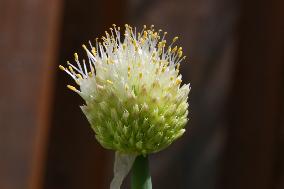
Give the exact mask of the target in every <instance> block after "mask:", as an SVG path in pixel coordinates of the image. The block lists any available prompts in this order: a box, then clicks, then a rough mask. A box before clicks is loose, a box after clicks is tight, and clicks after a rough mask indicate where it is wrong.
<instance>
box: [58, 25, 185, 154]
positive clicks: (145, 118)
mask: <svg viewBox="0 0 284 189" xmlns="http://www.w3.org/2000/svg"><path fill="white" fill-rule="evenodd" d="M120 35H121V33H120V28H119V27H116V26H115V25H114V27H113V28H111V29H110V34H109V33H108V32H106V36H105V37H102V42H98V41H96V43H95V46H94V47H93V46H92V44H91V43H90V48H89V49H88V48H87V47H86V46H85V45H83V48H84V49H85V51H86V53H87V55H88V62H87V63H86V62H85V61H83V62H82V63H80V62H79V59H78V55H77V54H76V53H75V62H76V63H75V64H71V63H69V62H67V64H68V66H69V67H68V68H65V67H63V66H60V68H61V69H62V70H64V71H65V72H66V73H68V74H69V75H70V76H71V77H72V78H73V79H74V80H75V82H76V83H77V84H78V85H79V86H80V90H77V89H76V88H75V87H73V86H70V85H68V88H70V89H71V90H73V91H75V92H76V93H78V94H79V95H80V96H81V97H82V98H83V99H84V100H85V103H86V104H85V105H84V106H81V108H82V110H83V112H84V114H85V115H86V117H87V119H88V121H89V122H90V124H91V127H92V129H93V130H94V131H95V135H96V139H97V140H98V142H99V143H100V144H101V145H102V146H103V147H105V148H107V149H112V150H115V151H118V152H120V153H124V154H134V155H139V154H144V155H145V154H149V153H154V152H158V151H160V150H162V149H164V148H166V147H168V146H169V145H170V144H171V143H172V142H173V141H175V140H176V139H177V138H179V137H180V136H182V135H183V133H184V132H185V129H184V127H185V125H186V123H187V121H188V118H187V115H188V102H187V99H188V93H189V90H190V87H189V84H183V85H181V82H182V80H181V75H180V74H179V65H180V62H181V61H182V60H184V58H185V57H184V56H182V48H178V47H172V46H173V43H174V42H175V41H176V39H177V38H174V40H173V42H172V43H171V44H170V45H169V46H168V47H166V40H165V35H166V32H165V33H164V35H162V36H161V35H160V30H159V31H158V32H156V31H155V30H154V28H153V27H151V28H149V29H147V28H144V29H143V30H142V31H141V32H139V33H136V28H135V30H133V29H132V27H130V26H128V25H126V27H125V32H124V39H123V40H122V39H121V37H120Z"/></svg>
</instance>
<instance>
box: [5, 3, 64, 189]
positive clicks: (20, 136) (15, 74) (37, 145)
mask: <svg viewBox="0 0 284 189" xmlns="http://www.w3.org/2000/svg"><path fill="white" fill-rule="evenodd" d="M60 2H61V1H60V0H51V1H50V0H37V1H33V0H27V1H21V0H16V1H9V0H2V1H1V3H0V4H1V5H0V25H1V27H0V33H1V35H0V57H1V62H0V81H1V96H0V188H1V189H26V188H31V189H37V188H39V187H40V185H41V178H42V175H43V174H42V172H43V163H44V152H45V143H46V137H47V131H48V119H49V118H48V115H49V111H48V110H49V103H50V95H49V94H50V92H51V90H52V73H53V71H52V70H53V68H52V67H53V66H54V58H55V52H56V50H55V48H56V39H57V32H58V30H57V29H58V25H59V23H58V21H59V13H60Z"/></svg>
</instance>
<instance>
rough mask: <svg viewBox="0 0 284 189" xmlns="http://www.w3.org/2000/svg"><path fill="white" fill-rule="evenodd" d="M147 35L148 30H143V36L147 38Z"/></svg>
mask: <svg viewBox="0 0 284 189" xmlns="http://www.w3.org/2000/svg"><path fill="white" fill-rule="evenodd" d="M147 36H148V33H147V31H144V32H143V37H144V38H145V39H146V38H147Z"/></svg>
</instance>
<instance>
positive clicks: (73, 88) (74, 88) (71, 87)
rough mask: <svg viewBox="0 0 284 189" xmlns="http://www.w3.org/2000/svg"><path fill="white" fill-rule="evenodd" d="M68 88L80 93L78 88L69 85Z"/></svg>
mask: <svg viewBox="0 0 284 189" xmlns="http://www.w3.org/2000/svg"><path fill="white" fill-rule="evenodd" d="M67 88H68V89H70V90H71V91H75V92H77V91H78V90H77V89H76V87H73V86H72V85H67Z"/></svg>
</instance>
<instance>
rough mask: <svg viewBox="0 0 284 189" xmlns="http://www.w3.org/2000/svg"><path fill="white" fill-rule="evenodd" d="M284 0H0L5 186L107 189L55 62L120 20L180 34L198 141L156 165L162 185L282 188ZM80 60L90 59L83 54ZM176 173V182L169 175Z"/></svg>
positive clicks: (108, 160)
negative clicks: (186, 57)
mask: <svg viewBox="0 0 284 189" xmlns="http://www.w3.org/2000/svg"><path fill="white" fill-rule="evenodd" d="M283 7H284V3H283V2H282V1H281V0H270V1H265V0H251V1H245V0H243V1H236V0H230V1H225V0H212V1H209V0H200V1H194V0H189V1H187V0H177V1H170V0H164V1H163V0H153V1H149V0H140V1H138V0H120V1H117V0H107V1H98V0H83V1H76V0H68V1H67V0H24V1H23V0H13V1H11V0H0V61H1V62H0V82H1V89H0V189H41V188H45V189H79V188H80V189H89V188H96V189H100V188H101V189H103V188H108V185H109V182H110V179H111V177H112V161H113V153H112V152H108V151H106V150H104V149H102V148H101V147H100V146H99V145H98V144H97V143H96V142H95V140H94V136H93V133H92V131H91V130H90V128H89V127H88V123H87V121H86V120H85V119H84V116H83V115H82V113H81V111H80V109H79V108H78V106H79V105H80V104H82V103H83V102H82V100H81V99H80V98H79V97H78V96H76V95H74V94H72V93H70V92H69V91H68V90H67V89H66V88H65V85H66V84H68V83H70V82H71V80H70V79H69V78H68V77H66V75H65V74H63V73H61V72H59V71H58V69H57V65H58V64H59V63H60V64H62V63H64V62H65V61H66V60H68V59H71V58H72V54H73V53H74V51H75V50H76V49H80V48H81V44H82V43H84V42H86V41H87V40H89V39H91V40H92V39H94V38H95V37H97V36H100V35H102V34H103V32H104V30H106V29H107V28H108V27H109V26H110V25H111V24H112V23H116V24H119V25H121V24H123V23H125V22H128V23H129V22H130V23H132V24H135V25H137V26H141V25H143V24H144V23H149V24H151V23H154V24H155V25H157V26H158V27H162V28H165V29H166V30H167V31H168V33H172V34H181V38H183V41H182V45H183V46H184V47H185V51H186V53H189V54H190V57H191V58H190V61H191V64H187V65H185V66H184V67H183V68H182V69H183V75H184V78H185V80H186V81H191V82H192V85H193V86H195V89H194V90H193V93H192V98H191V104H192V106H193V108H192V115H191V116H192V121H191V122H190V126H191V127H192V129H190V134H188V133H187V134H186V136H185V137H184V139H182V140H181V141H178V142H177V143H176V144H174V145H173V147H171V148H169V149H168V150H166V151H165V152H162V153H161V154H160V155H154V156H153V158H152V160H151V161H152V173H153V178H154V187H155V188H192V189H213V188H224V189H228V188H229V189H246V188H257V189H283V188H284V120H283V118H284V112H283V107H284V101H283V99H284V98H283V97H284V64H283V63H284V22H283V18H284V12H283V11H282V10H283ZM77 52H78V53H79V54H82V52H81V51H80V50H79V51H77ZM169 172H171V173H172V172H175V173H176V174H174V175H173V174H170V175H169V174H168V173H169Z"/></svg>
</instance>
